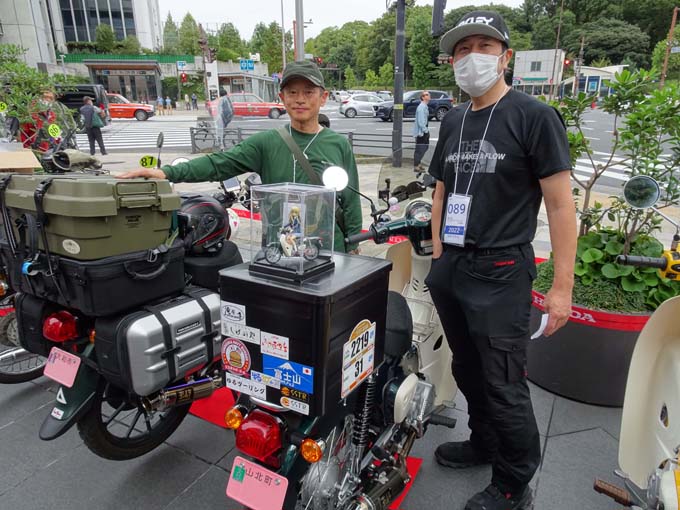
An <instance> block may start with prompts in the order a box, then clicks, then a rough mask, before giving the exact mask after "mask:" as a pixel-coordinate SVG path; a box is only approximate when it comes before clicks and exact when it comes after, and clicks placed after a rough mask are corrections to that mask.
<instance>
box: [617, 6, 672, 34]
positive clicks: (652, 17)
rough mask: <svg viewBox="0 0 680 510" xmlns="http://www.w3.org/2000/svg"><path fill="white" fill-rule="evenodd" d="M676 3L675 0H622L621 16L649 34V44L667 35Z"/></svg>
mask: <svg viewBox="0 0 680 510" xmlns="http://www.w3.org/2000/svg"><path fill="white" fill-rule="evenodd" d="M676 5H678V3H677V2H676V1H675V0H622V17H623V20H624V21H627V22H628V23H631V24H634V25H637V26H638V27H640V29H641V30H642V31H643V32H645V33H646V34H647V35H649V39H650V42H651V44H656V43H657V42H659V41H661V40H663V39H666V38H667V37H668V31H669V30H670V28H671V16H672V15H673V7H675V6H676Z"/></svg>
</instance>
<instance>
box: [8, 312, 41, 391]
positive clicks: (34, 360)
mask: <svg viewBox="0 0 680 510" xmlns="http://www.w3.org/2000/svg"><path fill="white" fill-rule="evenodd" d="M46 361H47V360H46V359H45V358H43V357H42V356H38V355H37V354H32V353H30V352H28V351H25V350H24V349H22V348H21V345H20V344H19V332H18V329H17V316H16V312H11V313H8V314H7V315H5V316H4V317H2V318H0V384H16V383H22V382H26V381H32V380H33V379H37V378H38V377H40V376H41V375H42V373H43V369H44V368H45V362H46Z"/></svg>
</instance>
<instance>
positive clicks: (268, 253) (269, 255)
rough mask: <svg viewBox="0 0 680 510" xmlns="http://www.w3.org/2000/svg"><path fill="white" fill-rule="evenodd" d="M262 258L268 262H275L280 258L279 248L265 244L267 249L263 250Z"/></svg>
mask: <svg viewBox="0 0 680 510" xmlns="http://www.w3.org/2000/svg"><path fill="white" fill-rule="evenodd" d="M264 258H265V259H266V260H267V262H269V263H270V264H276V263H277V262H278V261H279V260H281V250H280V249H279V248H278V247H276V246H267V249H266V250H265V251H264Z"/></svg>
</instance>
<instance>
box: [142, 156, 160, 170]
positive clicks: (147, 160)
mask: <svg viewBox="0 0 680 510" xmlns="http://www.w3.org/2000/svg"><path fill="white" fill-rule="evenodd" d="M139 164H140V165H142V168H154V167H155V166H156V165H157V164H158V160H157V159H156V158H154V157H153V156H142V159H140V160H139Z"/></svg>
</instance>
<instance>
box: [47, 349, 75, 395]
mask: <svg viewBox="0 0 680 510" xmlns="http://www.w3.org/2000/svg"><path fill="white" fill-rule="evenodd" d="M79 367H80V358H79V357H78V356H76V355H75V354H71V353H70V352H66V351H64V350H62V349H60V348H59V347H52V350H51V351H50V355H49V356H48V357H47V363H45V371H44V372H43V373H44V374H45V376H46V377H49V378H50V379H52V380H53V381H57V382H58V383H59V384H63V385H64V386H66V387H67V388H70V387H71V386H73V383H74V382H75V380H76V375H78V368H79Z"/></svg>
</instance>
